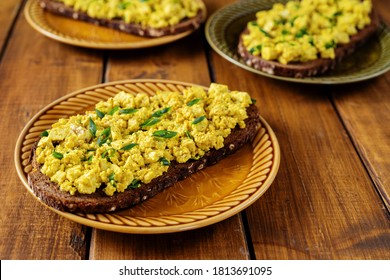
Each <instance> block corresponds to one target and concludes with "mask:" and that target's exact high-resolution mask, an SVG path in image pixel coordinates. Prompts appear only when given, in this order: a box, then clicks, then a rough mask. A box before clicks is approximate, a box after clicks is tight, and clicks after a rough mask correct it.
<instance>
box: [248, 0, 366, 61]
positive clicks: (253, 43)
mask: <svg viewBox="0 0 390 280" xmlns="http://www.w3.org/2000/svg"><path fill="white" fill-rule="evenodd" d="M371 10H372V3H371V0H302V1H289V2H287V3H286V4H285V5H284V4H281V3H276V4H274V5H273V7H272V9H271V10H264V11H259V12H257V13H256V20H255V21H251V22H249V23H248V25H247V27H248V30H249V34H247V35H244V36H243V44H244V46H245V47H246V48H247V50H248V51H249V52H250V53H251V54H253V55H256V56H261V57H262V58H264V59H266V60H277V61H279V62H280V63H282V64H287V63H289V62H295V61H298V62H306V61H310V60H315V59H317V58H330V59H334V58H335V48H336V47H337V45H339V44H346V43H348V42H349V41H350V36H351V35H355V34H356V33H358V31H359V30H360V29H362V28H364V27H365V26H366V25H368V24H370V22H371V20H370V16H369V15H370V12H371Z"/></svg>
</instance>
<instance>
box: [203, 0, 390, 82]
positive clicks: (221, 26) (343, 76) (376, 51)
mask: <svg viewBox="0 0 390 280" xmlns="http://www.w3.org/2000/svg"><path fill="white" fill-rule="evenodd" d="M276 2H283V3H285V2H287V1H286V0H247V1H237V2H236V3H234V4H231V5H228V6H226V7H224V8H222V9H220V10H218V11H217V12H216V13H214V14H213V15H211V16H210V18H209V19H208V21H207V23H206V38H207V41H208V42H209V44H210V45H211V47H212V48H213V49H214V50H215V51H216V52H217V53H218V54H220V55H221V56H222V57H223V58H225V59H226V60H228V61H230V62H232V63H234V64H236V65H237V66H239V67H242V68H244V69H246V70H248V71H251V72H253V73H256V74H259V75H263V76H267V77H270V78H274V79H280V80H285V81H290V82H297V83H312V84H343V83H351V82H357V81H363V80H367V79H370V78H373V77H376V76H379V75H381V74H383V73H385V72H386V71H388V70H389V69H390V29H389V27H387V26H385V25H382V26H381V27H380V29H379V30H378V32H377V34H376V36H375V37H374V38H372V39H371V40H369V41H368V42H367V43H366V44H365V45H364V46H362V47H361V48H359V49H358V50H357V51H356V52H354V53H353V54H352V55H351V56H349V57H348V58H346V59H345V60H343V63H342V64H340V65H339V66H338V67H337V68H336V69H334V70H333V71H330V72H329V73H327V74H326V75H322V76H319V77H312V78H289V77H281V76H276V75H271V74H268V73H265V72H263V71H260V70H257V69H254V68H252V67H250V66H248V65H246V64H245V62H244V61H243V60H242V59H241V58H240V56H239V55H238V53H237V44H238V38H239V34H240V33H241V32H242V30H244V28H245V26H246V24H247V23H248V22H249V21H251V20H254V19H255V18H256V12H257V11H260V10H266V9H270V8H272V5H273V4H274V3H276Z"/></svg>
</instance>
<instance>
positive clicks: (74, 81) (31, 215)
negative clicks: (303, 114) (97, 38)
mask: <svg viewBox="0 0 390 280" xmlns="http://www.w3.org/2000/svg"><path fill="white" fill-rule="evenodd" d="M101 72H102V55H101V54H100V52H95V51H91V50H85V49H80V48H75V47H71V46H66V45H63V44H60V43H58V42H55V41H53V40H50V39H48V38H46V37H44V36H42V35H41V34H39V33H38V32H36V31H34V30H33V29H32V28H31V27H30V26H29V25H28V24H27V22H26V21H25V19H24V16H23V14H19V16H18V20H17V23H16V25H15V28H14V31H13V35H12V37H11V38H10V40H9V42H8V44H7V49H6V51H5V52H4V56H3V59H2V61H1V64H0V92H1V96H2V100H1V103H0V114H1V120H2V122H1V131H2V133H3V137H2V141H1V142H0V150H1V151H2V152H1V153H0V167H1V180H0V191H1V193H2V194H6V195H4V196H2V197H3V202H2V207H1V208H0V216H1V221H0V222H1V227H0V238H1V239H0V258H1V259H84V258H86V256H87V253H88V250H87V241H88V240H89V236H88V231H87V228H86V227H84V226H81V225H79V224H76V223H74V222H71V221H69V220H67V219H65V218H62V217H60V216H59V215H57V214H55V213H53V212H52V211H50V210H48V209H47V208H45V207H44V206H43V205H41V204H40V203H38V202H37V200H35V199H34V198H33V197H32V196H31V195H30V194H29V193H28V192H27V190H26V189H25V187H24V186H23V185H22V183H21V181H20V179H19V177H18V176H17V173H16V169H15V165H14V160H13V154H14V149H15V143H16V141H17V138H18V136H19V134H20V133H21V131H22V129H23V127H24V126H25V125H26V124H27V122H28V121H29V120H30V119H31V118H32V117H33V116H34V114H36V113H37V112H38V111H39V110H40V109H42V108H43V107H44V106H46V105H47V104H49V103H50V102H53V101H54V100H56V99H57V98H59V97H61V96H63V95H65V94H67V93H69V92H71V91H74V90H76V89H79V88H82V87H86V86H89V85H93V84H96V83H98V82H100V79H101ZM85 73H88V75H86V74H85Z"/></svg>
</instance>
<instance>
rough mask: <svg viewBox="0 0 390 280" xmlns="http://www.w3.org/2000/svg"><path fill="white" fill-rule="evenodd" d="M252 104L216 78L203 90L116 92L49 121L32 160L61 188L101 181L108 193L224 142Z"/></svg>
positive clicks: (91, 187)
mask: <svg viewBox="0 0 390 280" xmlns="http://www.w3.org/2000/svg"><path fill="white" fill-rule="evenodd" d="M251 103H252V99H251V98H250V96H249V95H248V93H246V92H239V91H229V90H228V87H227V86H224V85H219V84H211V85H210V88H209V90H208V91H207V92H206V91H205V90H204V89H203V88H201V87H190V88H188V89H185V90H184V91H183V93H179V92H166V91H159V92H156V94H155V95H153V96H150V95H147V94H143V93H142V94H137V95H133V94H130V93H125V92H120V93H118V94H117V95H116V96H114V97H113V98H110V99H109V100H107V101H105V102H99V103H98V104H97V105H96V108H95V111H88V112H86V113H85V114H83V115H75V116H72V117H70V118H67V119H60V120H59V121H58V122H56V123H55V124H53V125H52V127H51V129H50V130H47V131H45V132H43V133H42V135H41V136H42V137H41V139H40V141H39V143H38V147H37V150H36V154H37V157H36V159H37V162H38V163H40V164H41V172H42V173H44V174H46V175H47V176H49V177H50V179H51V180H52V181H53V182H55V183H57V184H58V185H59V186H60V189H61V190H62V191H66V192H69V193H70V194H75V193H76V192H79V193H83V194H91V193H94V192H95V191H96V190H97V189H99V188H100V187H102V188H103V191H104V192H105V193H106V194H107V195H109V196H111V195H113V194H114V193H115V192H123V191H125V190H126V189H131V188H137V187H138V186H139V185H140V183H141V182H143V183H149V182H150V181H151V180H152V179H154V178H156V177H158V176H160V175H162V174H163V173H164V172H166V171H167V170H168V167H169V165H170V163H171V162H172V161H176V162H179V163H183V162H187V161H188V160H190V159H195V160H196V159H199V158H200V157H202V156H203V155H204V154H205V153H206V152H207V151H209V150H210V149H212V148H214V149H220V148H222V147H223V145H224V144H223V142H224V138H225V137H227V136H228V135H229V134H230V133H231V130H232V129H233V128H234V127H235V126H236V125H238V126H239V127H240V128H244V127H245V122H244V120H245V119H246V118H247V117H248V116H247V113H246V108H247V107H248V106H249V105H250V104H251Z"/></svg>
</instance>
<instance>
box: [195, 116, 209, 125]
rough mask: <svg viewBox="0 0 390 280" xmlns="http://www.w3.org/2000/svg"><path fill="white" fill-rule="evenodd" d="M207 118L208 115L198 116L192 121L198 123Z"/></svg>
mask: <svg viewBox="0 0 390 280" xmlns="http://www.w3.org/2000/svg"><path fill="white" fill-rule="evenodd" d="M205 118H206V116H201V117H198V118H196V119H195V120H193V121H192V124H198V123H200V122H201V121H203V120H204V119H205Z"/></svg>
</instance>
